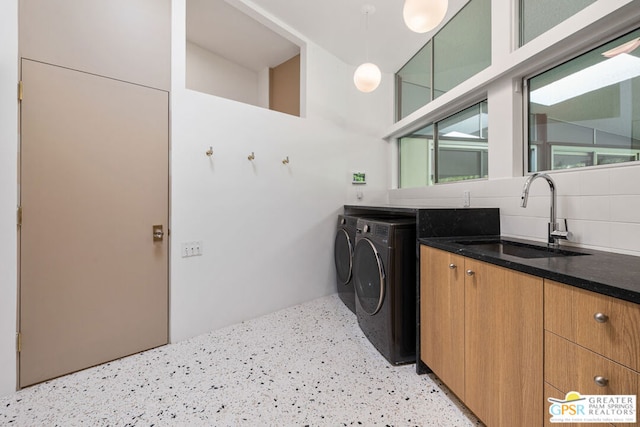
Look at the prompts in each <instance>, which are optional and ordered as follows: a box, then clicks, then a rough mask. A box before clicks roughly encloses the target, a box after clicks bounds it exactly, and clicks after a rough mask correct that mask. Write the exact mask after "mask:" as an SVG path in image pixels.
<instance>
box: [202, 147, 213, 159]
mask: <svg viewBox="0 0 640 427" xmlns="http://www.w3.org/2000/svg"><path fill="white" fill-rule="evenodd" d="M204 154H206V155H207V156H209V157H211V156H213V147H212V146H209V149H208V150H207V151H205V153H204Z"/></svg>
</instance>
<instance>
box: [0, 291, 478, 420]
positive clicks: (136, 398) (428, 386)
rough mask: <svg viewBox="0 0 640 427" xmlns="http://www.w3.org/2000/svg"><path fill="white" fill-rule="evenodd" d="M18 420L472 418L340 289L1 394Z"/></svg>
mask: <svg viewBox="0 0 640 427" xmlns="http://www.w3.org/2000/svg"><path fill="white" fill-rule="evenodd" d="M0 424H1V425H11V426H75V425H86V426H132V425H137V426H174V425H176V426H267V425H269V426H294V425H299V426H304V425H310V426H341V425H365V426H377V425H380V426H384V425H394V426H413V425H419V426H475V425H480V423H479V422H478V421H477V419H476V418H475V417H474V416H473V415H471V414H470V413H469V412H468V411H467V410H466V409H465V408H464V407H463V406H462V405H461V404H460V403H459V402H458V401H457V400H456V398H455V397H453V396H451V395H450V393H449V391H448V390H447V389H446V388H445V387H444V386H442V384H441V383H439V382H438V381H437V380H435V379H434V378H433V377H432V376H431V375H421V376H419V375H417V374H416V373H415V365H405V366H401V367H393V366H391V365H389V363H388V362H387V361H386V360H385V359H384V358H383V357H382V356H381V355H380V354H379V353H378V352H377V351H376V350H375V349H374V348H373V346H372V345H371V344H370V343H369V341H367V339H366V338H365V337H364V335H363V334H362V332H361V331H360V329H359V327H358V325H357V321H356V319H355V316H354V315H353V313H351V312H350V311H349V310H348V309H347V308H346V307H345V306H344V305H343V304H342V302H341V301H340V299H339V298H338V297H337V296H336V295H332V296H329V297H325V298H320V299H317V300H314V301H311V302H308V303H305V304H301V305H298V306H295V307H291V308H288V309H285V310H282V311H279V312H277V313H273V314H270V315H267V316H263V317H260V318H258V319H254V320H250V321H247V322H243V323H241V324H237V325H233V326H230V327H227V328H224V329H221V330H218V331H214V332H212V333H209V334H206V335H201V336H198V337H195V338H193V339H190V340H187V341H183V342H180V343H177V344H171V345H168V346H164V347H161V348H158V349H154V350H150V351H147V352H144V353H141V354H138V355H134V356H131V357H127V358H124V359H121V360H117V361H114V362H111V363H107V364H104V365H101V366H98V367H95V368H91V369H87V370H85V371H82V372H78V373H75V374H72V375H68V376H65V377H62V378H58V379H56V380H52V381H49V382H46V383H43V384H39V385H36V386H33V387H29V388H27V389H24V390H21V391H19V392H17V393H15V394H14V395H11V396H6V397H2V398H0Z"/></svg>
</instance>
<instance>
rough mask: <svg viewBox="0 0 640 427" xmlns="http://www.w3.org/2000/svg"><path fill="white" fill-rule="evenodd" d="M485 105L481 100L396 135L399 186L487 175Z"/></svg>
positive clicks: (426, 184) (486, 109)
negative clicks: (414, 130)
mask: <svg viewBox="0 0 640 427" xmlns="http://www.w3.org/2000/svg"><path fill="white" fill-rule="evenodd" d="M488 126H489V125H488V107H487V101H482V102H480V103H479V104H476V105H474V106H472V107H469V108H467V109H465V110H463V111H460V112H459V113H456V114H454V115H453V116H450V117H448V118H446V119H444V120H441V121H439V122H436V123H433V124H429V125H428V126H425V127H424V128H422V129H420V130H418V131H416V132H413V133H411V134H410V135H406V136H404V137H402V138H400V140H399V142H398V147H399V160H400V165H399V172H400V173H399V185H398V186H399V187H400V188H410V187H424V186H428V185H433V184H436V183H443V182H453V181H463V180H467V179H479V178H487V176H488V148H489V147H488V145H489V141H488Z"/></svg>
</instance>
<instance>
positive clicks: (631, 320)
mask: <svg viewBox="0 0 640 427" xmlns="http://www.w3.org/2000/svg"><path fill="white" fill-rule="evenodd" d="M545 310H546V313H545V329H546V330H548V331H550V332H553V333H555V334H557V335H560V336H562V337H565V338H566V339H568V340H569V341H572V342H575V343H576V344H579V345H581V346H583V347H586V348H588V349H590V350H592V351H594V352H596V353H598V354H601V355H603V356H604V357H607V358H609V359H611V360H615V361H616V362H618V363H621V364H622V365H624V366H627V367H629V368H631V369H633V370H636V371H638V370H640V305H638V304H634V303H631V302H627V301H623V300H619V299H617V298H612V297H609V296H606V295H601V294H597V293H595V292H590V291H586V290H584V289H579V288H576V287H573V286H568V285H564V284H562V283H557V282H554V281H551V280H546V281H545Z"/></svg>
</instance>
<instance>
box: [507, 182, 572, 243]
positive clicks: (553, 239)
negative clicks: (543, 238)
mask: <svg viewBox="0 0 640 427" xmlns="http://www.w3.org/2000/svg"><path fill="white" fill-rule="evenodd" d="M536 178H544V179H545V180H546V181H547V184H549V190H551V212H550V215H549V225H548V242H549V244H550V245H553V246H554V247H557V246H558V245H559V243H558V242H559V240H560V239H564V240H571V239H572V238H573V234H572V233H571V232H570V231H569V230H568V229H567V230H566V231H560V229H559V228H558V220H557V218H556V204H557V201H558V199H557V196H556V183H555V182H553V179H552V178H551V177H550V176H549V175H547V174H546V173H534V174H533V175H531V176H530V177H529V178H528V179H527V181H526V182H525V183H524V187H523V188H522V196H521V197H520V199H521V201H520V206H521V207H523V208H526V207H527V201H528V200H529V187H531V183H532V182H533V181H535V179H536ZM566 228H567V221H566V220H565V229H566Z"/></svg>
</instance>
